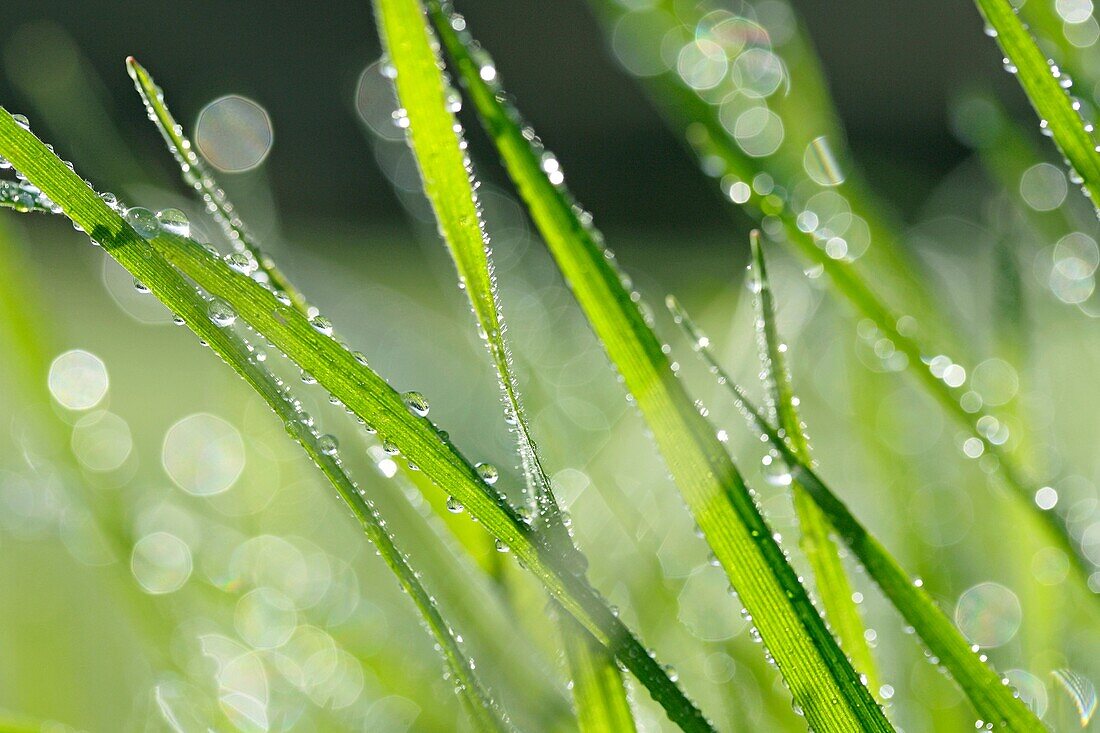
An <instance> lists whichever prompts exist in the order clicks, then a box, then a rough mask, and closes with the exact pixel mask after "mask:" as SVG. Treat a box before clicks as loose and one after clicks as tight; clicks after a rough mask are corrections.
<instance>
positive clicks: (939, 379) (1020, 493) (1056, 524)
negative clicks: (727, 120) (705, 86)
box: [594, 0, 1100, 600]
mask: <svg viewBox="0 0 1100 733" xmlns="http://www.w3.org/2000/svg"><path fill="white" fill-rule="evenodd" d="M997 2H998V4H1000V3H1002V2H1003V0H997ZM594 5H595V6H597V7H598V8H601V9H604V10H607V9H609V8H615V13H614V15H615V17H617V14H618V13H619V12H620V11H621V8H620V7H619V6H618V5H614V4H613V3H611V2H610V0H596V2H595V3H594ZM1017 22H1018V20H1017ZM674 78H675V75H674V74H672V73H669V74H662V75H660V76H658V77H655V78H654V83H655V84H657V87H658V90H657V93H656V94H655V95H654V98H655V100H656V101H657V102H658V104H659V105H660V106H661V108H662V110H663V111H664V112H665V113H666V114H667V115H668V116H669V117H670V118H672V119H674V120H675V121H676V125H677V127H678V128H679V129H680V130H681V132H683V133H684V134H685V136H686V137H687V139H688V142H689V143H690V144H691V146H692V148H693V149H694V150H695V152H696V154H697V156H698V158H699V159H700V161H712V160H720V161H722V163H723V165H724V166H727V167H728V168H729V169H730V170H731V171H736V174H737V177H739V178H742V179H745V180H748V179H751V178H752V177H753V175H754V174H755V172H756V171H755V170H752V169H750V168H745V160H746V156H745V154H744V153H743V151H741V150H740V149H739V148H738V147H737V145H736V143H735V142H734V141H733V140H732V139H731V137H730V134H729V132H728V131H727V130H726V128H725V127H724V126H723V125H722V122H721V120H720V118H719V115H718V113H717V111H716V109H715V107H714V106H712V105H711V104H709V103H707V102H706V101H705V100H704V99H703V98H702V97H700V95H699V94H698V93H696V92H695V91H694V90H692V89H690V88H688V87H686V86H685V85H684V84H682V83H678V82H675V81H674ZM724 193H726V192H724ZM726 199H727V200H730V199H729V197H728V195H727V196H726ZM740 208H741V209H743V210H745V211H746V212H748V213H749V214H750V216H752V217H753V218H755V219H758V220H760V221H762V222H763V221H765V220H767V221H768V222H772V223H773V224H774V226H772V227H771V228H770V229H766V231H767V233H768V235H769V236H770V237H773V238H775V239H777V240H778V239H782V240H784V241H786V242H789V243H790V244H791V245H792V246H793V247H794V248H795V249H797V251H798V252H799V253H800V254H801V255H802V256H803V257H805V258H806V259H808V260H809V261H811V262H812V263H814V265H815V266H819V267H821V268H822V270H823V271H824V273H825V274H826V275H828V276H829V279H830V280H831V281H832V283H833V285H834V287H835V289H836V291H837V292H838V293H839V294H840V295H841V296H843V297H844V298H845V299H847V300H848V301H849V303H850V304H851V305H852V306H853V308H854V309H855V310H856V311H857V312H859V313H861V314H862V315H863V316H865V317H866V318H869V319H870V320H871V321H872V322H873V323H874V324H875V327H876V328H877V333H876V338H886V339H888V340H889V342H890V343H891V344H893V346H894V349H895V351H896V352H897V353H898V354H899V355H900V356H901V357H902V362H903V364H904V366H903V367H901V368H905V369H908V370H909V372H910V373H911V374H912V376H913V377H915V378H916V379H917V381H918V382H919V383H920V385H921V386H922V387H923V388H924V389H925V390H926V391H927V392H928V393H929V394H930V395H931V396H932V397H933V398H935V400H936V401H937V402H939V403H940V405H941V406H942V407H943V409H944V411H945V412H946V413H947V414H948V415H950V416H951V418H952V419H953V420H955V422H956V423H957V424H958V425H959V426H960V427H962V428H963V429H965V430H966V431H967V437H968V439H973V440H976V441H979V444H980V450H979V449H975V452H976V453H980V454H981V455H988V456H991V457H993V458H995V459H996V460H995V462H994V473H993V475H994V476H995V477H996V478H997V479H998V480H999V481H1000V482H1001V483H1003V485H1004V486H1005V488H1007V489H1008V493H1009V494H1011V495H1012V496H1013V497H1015V499H1016V500H1017V501H1019V502H1021V505H1022V506H1023V507H1026V509H1027V511H1028V512H1029V513H1030V514H1031V515H1032V516H1034V517H1035V518H1036V519H1037V521H1038V523H1039V525H1040V526H1042V527H1043V529H1044V531H1045V532H1047V536H1048V537H1049V538H1050V540H1051V542H1052V543H1054V544H1055V545H1057V546H1058V547H1059V549H1061V550H1063V551H1064V552H1066V553H1067V554H1068V555H1069V557H1071V558H1072V559H1073V561H1074V568H1075V571H1076V572H1077V575H1078V576H1079V578H1080V580H1081V583H1082V585H1084V586H1086V587H1087V586H1088V577H1089V576H1090V575H1091V574H1092V573H1093V572H1094V570H1095V566H1094V564H1093V563H1092V561H1091V560H1090V559H1089V558H1088V557H1087V556H1086V555H1085V554H1084V552H1083V550H1082V548H1081V546H1080V544H1079V543H1078V542H1077V541H1076V540H1074V539H1073V535H1072V534H1071V532H1070V530H1069V528H1068V526H1067V524H1066V520H1065V518H1064V517H1063V516H1062V515H1061V514H1060V513H1059V512H1058V511H1053V510H1047V509H1041V508H1039V507H1038V506H1037V505H1036V504H1035V501H1034V496H1035V491H1036V489H1038V488H1039V485H1038V483H1037V482H1036V481H1035V480H1034V479H1033V478H1031V477H1030V476H1029V475H1028V474H1027V472H1026V471H1025V470H1024V469H1023V467H1022V466H1020V465H1019V463H1018V461H1017V460H1016V459H1015V458H1014V456H1012V455H1010V454H1009V453H1008V451H1006V450H1005V449H1004V448H1003V447H1002V445H1000V444H998V443H994V442H993V441H991V440H990V439H989V431H987V430H983V429H981V428H980V427H979V425H996V426H999V425H1000V424H1001V421H1000V420H999V419H998V418H996V417H995V416H994V415H992V414H990V413H989V412H988V411H987V410H985V409H979V410H978V411H977V412H967V410H966V409H964V408H963V406H962V405H961V404H960V401H959V400H960V399H961V397H962V395H963V394H964V393H965V392H966V389H967V388H966V386H965V384H964V385H958V386H952V385H950V384H948V383H947V382H946V381H945V380H944V379H943V373H944V372H943V367H944V365H947V366H950V365H952V364H954V363H955V362H954V361H953V360H952V359H951V357H950V356H949V354H955V356H956V357H958V352H957V349H953V348H952V346H953V344H952V341H953V339H952V338H951V337H950V336H949V335H948V334H946V333H944V332H943V330H937V332H936V333H934V334H925V333H924V332H925V331H927V330H928V329H929V328H930V327H932V328H934V327H935V326H936V323H937V321H938V320H939V319H941V318H942V316H937V314H936V312H935V311H934V310H929V309H923V311H922V312H920V313H904V314H903V313H901V312H898V311H896V310H895V309H894V308H893V307H891V306H890V305H889V304H888V303H887V301H886V300H884V299H883V297H882V296H881V295H880V294H879V293H877V292H876V290H875V289H874V288H872V287H871V285H870V284H869V278H868V277H867V276H865V275H863V274H861V271H860V270H859V269H857V267H856V264H857V263H853V262H847V261H845V260H844V259H836V258H834V257H832V256H830V255H829V253H828V252H827V251H826V247H825V246H822V243H819V242H818V241H817V240H816V239H815V235H814V234H813V233H807V232H804V231H802V229H801V228H800V226H799V222H798V218H797V215H796V212H794V211H792V210H791V207H790V206H788V205H787V202H785V201H784V200H783V199H782V198H780V197H774V198H773V197H771V196H751V197H750V198H749V199H748V200H746V201H745V202H744V203H742V204H740ZM884 274H886V273H884ZM875 277H876V281H877V278H878V274H877V273H876V275H875ZM888 292H889V294H890V295H892V296H894V297H903V296H904V293H897V292H896V291H894V292H890V291H888ZM933 336H934V338H933ZM933 342H934V343H933ZM933 367H934V368H933ZM1089 592H1090V593H1091V591H1089ZM1092 595H1094V596H1096V597H1097V600H1100V594H1092Z"/></svg>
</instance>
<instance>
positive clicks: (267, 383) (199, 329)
mask: <svg viewBox="0 0 1100 733" xmlns="http://www.w3.org/2000/svg"><path fill="white" fill-rule="evenodd" d="M0 148H2V149H3V151H4V152H3V154H4V155H5V156H6V157H7V158H8V159H9V160H10V161H11V162H12V164H13V165H14V166H15V167H16V168H17V169H18V170H20V171H21V172H22V173H23V174H25V175H26V176H27V177H28V179H30V180H32V181H34V182H35V184H36V185H40V186H41V188H42V189H43V190H44V191H47V190H48V191H49V192H50V193H52V194H53V195H52V196H51V198H53V199H56V200H57V201H58V202H60V206H61V207H62V209H63V211H64V213H65V215H66V216H68V217H69V218H70V219H72V221H73V222H74V223H76V224H78V225H80V226H81V227H82V228H83V229H84V231H86V232H88V233H89V235H90V236H91V237H92V239H93V241H95V242H97V243H99V244H100V246H102V247H103V248H104V250H106V251H107V253H108V254H109V255H110V256H111V257H112V258H114V259H115V260H116V261H117V262H118V263H119V264H121V265H122V266H123V267H125V268H126V269H127V270H128V271H129V272H130V273H131V274H132V275H133V276H134V277H135V278H136V279H138V280H139V281H140V282H142V283H143V284H144V285H145V286H146V287H148V288H149V289H150V291H151V292H152V293H153V294H154V295H155V296H156V297H157V298H158V299H159V300H161V302H163V303H164V304H165V305H167V306H168V307H169V308H171V309H172V310H173V312H175V313H176V314H177V315H179V316H180V317H182V318H183V319H184V321H185V322H186V323H187V324H188V326H189V327H190V328H191V329H192V330H193V331H194V332H195V334H196V335H197V336H199V338H201V339H202V340H203V341H204V342H205V343H206V344H208V345H209V346H210V347H211V349H213V350H214V352H215V353H217V354H218V355H219V356H220V357H221V358H222V359H223V360H224V361H225V362H226V363H227V364H228V365H229V366H230V367H231V368H233V370H234V371H236V372H237V373H238V374H239V375H240V376H241V377H242V378H243V379H244V380H245V381H246V382H247V383H248V384H249V386H251V387H252V388H253V389H254V390H255V391H256V392H257V393H258V394H259V395H260V396H261V397H262V398H263V399H264V401H265V402H267V404H268V406H269V407H271V409H272V410H273V411H274V412H275V413H276V415H278V416H279V417H280V419H282V420H283V423H284V425H285V427H286V429H287V432H288V433H289V434H290V436H291V437H292V438H294V440H295V441H297V442H298V443H299V445H301V446H302V448H303V449H304V450H305V452H306V454H307V455H308V456H309V457H310V458H311V459H312V460H313V462H314V463H315V464H317V466H318V468H319V469H320V470H321V472H322V473H324V475H325V477H326V478H327V479H328V480H329V481H330V483H332V485H333V486H334V487H335V488H336V490H337V491H338V492H339V494H340V496H341V498H342V499H343V500H344V501H345V502H346V503H347V505H348V506H349V507H350V508H351V510H352V512H353V514H354V515H355V516H356V518H357V519H358V520H359V522H360V525H361V526H362V527H363V531H364V533H365V534H366V535H367V537H368V538H369V539H370V540H371V542H372V543H373V544H374V545H375V547H376V548H377V550H378V551H379V553H380V554H381V556H382V558H383V559H384V560H385V562H386V564H387V565H389V567H390V569H391V570H392V571H393V573H394V575H395V576H396V577H397V579H398V582H400V583H401V585H402V587H403V588H404V589H405V591H406V592H407V593H408V594H409V596H410V597H411V598H412V600H413V602H414V603H415V605H416V606H417V609H418V610H419V611H420V613H421V615H422V616H423V618H424V621H425V623H426V624H427V626H428V627H429V629H430V630H431V632H432V635H433V636H434V637H435V639H436V642H437V643H438V644H439V646H440V651H441V653H442V654H443V656H444V658H445V659H446V661H447V663H448V666H449V667H450V669H451V671H452V673H453V674H454V675H455V679H456V687H457V691H458V692H459V694H460V695H461V696H462V699H463V701H464V702H465V703H466V707H467V709H468V710H469V712H470V715H471V718H472V720H473V721H474V722H475V723H476V724H477V725H478V728H479V730H480V729H482V728H483V727H484V729H485V730H496V731H507V730H510V727H509V725H508V724H507V722H506V719H505V718H504V717H502V713H501V711H499V710H498V709H497V708H496V707H495V706H494V704H493V703H492V702H491V700H490V698H489V695H488V694H487V693H486V692H485V690H484V689H483V688H482V687H481V684H480V682H478V680H477V678H476V676H475V675H474V672H473V667H472V665H471V664H470V662H469V660H468V659H467V658H466V657H465V654H464V652H463V651H462V649H461V648H460V647H459V644H458V640H457V639H456V637H455V635H454V633H453V631H452V630H451V628H450V627H449V626H448V625H447V623H446V622H445V621H444V619H443V617H442V616H441V615H440V613H439V611H438V609H437V608H436V606H435V604H434V602H433V601H432V598H431V596H430V595H429V594H428V592H427V591H426V590H425V589H424V587H423V585H421V583H420V581H419V579H418V578H417V576H416V573H415V572H414V571H413V570H412V568H410V567H409V565H408V563H407V561H406V560H405V558H404V556H403V555H402V553H401V552H400V550H398V549H397V546H396V545H395V544H394V540H393V538H392V537H391V536H390V535H389V533H388V532H387V531H386V529H385V522H384V521H383V520H382V518H381V517H380V516H379V515H378V513H377V511H376V510H375V508H374V506H373V504H371V502H370V501H369V500H367V499H366V497H365V496H363V494H362V492H361V491H360V489H359V487H358V486H357V485H356V484H355V483H354V481H353V480H352V479H351V478H350V477H349V476H348V475H347V473H346V472H345V471H344V469H343V466H342V464H341V462H340V459H339V458H338V456H337V455H336V451H335V449H333V448H330V447H327V446H326V441H324V440H322V436H320V435H319V434H317V433H316V432H314V431H313V430H312V428H311V427H310V426H309V421H308V420H306V419H304V416H303V415H302V413H301V410H300V408H299V407H298V404H297V402H296V400H295V399H294V397H293V396H292V395H291V394H290V393H289V392H288V391H287V390H286V389H285V387H284V386H283V385H282V384H281V383H280V382H279V381H278V380H277V379H275V378H274V377H273V376H272V375H271V374H270V372H268V371H267V370H266V369H265V368H264V367H263V366H262V364H261V362H259V361H257V360H256V359H255V358H253V356H252V354H251V351H252V350H251V349H250V348H249V347H248V346H247V345H246V344H245V343H244V342H243V341H241V340H240V339H239V338H238V337H236V336H235V335H234V334H233V332H232V331H231V330H229V329H228V328H226V327H225V326H220V325H218V324H216V323H215V322H214V321H213V320H212V319H211V315H210V312H209V310H210V304H209V303H207V302H206V301H205V300H204V299H202V298H201V297H200V296H199V295H198V294H197V293H196V292H195V290H194V288H193V287H192V286H190V285H188V283H187V282H186V281H185V280H184V279H183V277H181V276H180V274H179V273H178V272H177V271H176V270H175V269H173V268H172V267H171V265H169V264H168V262H166V261H165V260H164V259H163V258H162V257H161V256H160V255H158V254H157V253H156V251H155V249H154V245H153V243H150V242H147V241H146V240H144V239H142V238H141V237H140V236H139V235H138V234H137V232H135V231H134V229H132V228H131V227H130V226H129V225H128V224H127V223H126V222H125V221H124V220H123V218H122V217H121V216H120V215H119V214H118V213H117V212H116V211H115V210H114V209H112V208H110V207H109V206H108V205H107V203H106V202H104V201H103V199H101V198H100V197H99V196H97V195H96V193H95V192H94V191H93V190H92V189H91V188H90V187H89V186H88V185H87V184H86V183H85V182H84V181H82V180H81V179H80V178H79V177H78V176H77V175H76V174H75V173H73V172H72V171H71V170H69V169H68V168H67V167H66V166H65V165H64V164H63V163H62V162H61V161H60V160H59V159H58V158H57V157H56V156H54V155H53V153H51V152H50V151H49V150H47V149H46V148H45V146H44V145H42V143H41V142H40V141H39V140H38V139H37V138H36V137H35V136H34V135H33V134H32V133H30V132H29V131H28V130H26V129H24V128H22V127H21V126H20V125H18V124H17V123H16V122H15V120H13V119H12V117H11V115H10V114H8V112H7V111H6V110H4V109H3V108H0ZM47 195H48V194H47ZM158 239H161V240H164V239H168V237H166V236H164V235H161V236H160V237H158ZM166 244H168V245H169V246H170V245H171V242H168V243H166ZM192 244H193V243H192ZM194 246H195V247H198V245H194ZM200 249H201V248H200ZM207 257H209V255H207ZM230 322H231V321H230Z"/></svg>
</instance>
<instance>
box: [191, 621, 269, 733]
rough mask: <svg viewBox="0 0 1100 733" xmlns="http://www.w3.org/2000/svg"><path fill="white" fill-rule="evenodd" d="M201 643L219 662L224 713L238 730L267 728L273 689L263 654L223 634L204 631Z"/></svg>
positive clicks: (220, 701) (218, 679) (219, 686)
mask: <svg viewBox="0 0 1100 733" xmlns="http://www.w3.org/2000/svg"><path fill="white" fill-rule="evenodd" d="M199 645H200V648H201V649H202V653H203V654H204V655H205V656H208V657H210V658H212V659H213V660H214V661H215V663H216V664H217V682H218V702H219V703H220V704H221V709H222V712H223V713H225V716H226V717H227V718H229V720H230V722H231V723H232V724H233V725H234V726H235V727H236V728H237V729H238V730H242V731H255V730H261V731H266V730H267V729H268V727H269V718H268V703H269V702H270V690H269V688H268V682H267V672H266V670H265V669H264V665H263V660H262V659H261V658H260V656H259V655H258V654H257V653H256V652H253V651H250V650H249V649H248V648H247V647H245V646H244V645H242V644H239V643H238V642H236V641H233V640H232V639H230V638H228V637H225V636H222V635H221V634H205V635H203V636H201V637H199Z"/></svg>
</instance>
